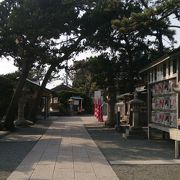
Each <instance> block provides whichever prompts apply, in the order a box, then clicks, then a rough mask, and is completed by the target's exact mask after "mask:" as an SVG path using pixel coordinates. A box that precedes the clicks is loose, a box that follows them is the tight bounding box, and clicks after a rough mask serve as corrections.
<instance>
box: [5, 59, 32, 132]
mask: <svg viewBox="0 0 180 180" xmlns="http://www.w3.org/2000/svg"><path fill="white" fill-rule="evenodd" d="M28 61H29V62H28ZM28 61H27V62H26V64H25V65H24V67H23V69H22V74H21V76H20V78H19V81H18V83H17V86H16V89H15V91H14V94H13V97H12V99H11V102H10V104H9V106H8V110H7V113H6V117H5V120H4V127H5V128H6V129H7V130H13V129H14V119H15V113H16V108H17V105H18V101H19V98H20V97H21V92H22V89H23V87H24V84H25V82H26V78H27V77H28V74H29V70H30V64H29V63H30V60H28Z"/></svg>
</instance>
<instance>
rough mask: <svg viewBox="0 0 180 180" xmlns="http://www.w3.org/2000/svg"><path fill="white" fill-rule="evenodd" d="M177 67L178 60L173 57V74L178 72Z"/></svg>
mask: <svg viewBox="0 0 180 180" xmlns="http://www.w3.org/2000/svg"><path fill="white" fill-rule="evenodd" d="M176 69H177V61H176V59H173V74H175V73H176Z"/></svg>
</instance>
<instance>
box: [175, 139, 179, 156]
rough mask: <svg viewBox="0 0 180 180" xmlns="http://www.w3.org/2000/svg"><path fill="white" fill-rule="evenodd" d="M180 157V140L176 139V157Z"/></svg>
mask: <svg viewBox="0 0 180 180" xmlns="http://www.w3.org/2000/svg"><path fill="white" fill-rule="evenodd" d="M178 157H179V141H176V140H175V159H177V158H178Z"/></svg>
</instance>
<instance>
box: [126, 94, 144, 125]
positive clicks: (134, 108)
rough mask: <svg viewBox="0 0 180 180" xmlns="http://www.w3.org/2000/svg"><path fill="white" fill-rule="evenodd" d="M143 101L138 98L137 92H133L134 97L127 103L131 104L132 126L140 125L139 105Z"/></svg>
mask: <svg viewBox="0 0 180 180" xmlns="http://www.w3.org/2000/svg"><path fill="white" fill-rule="evenodd" d="M143 103H144V101H142V100H140V99H138V94H137V92H135V94H134V99H132V100H131V101H129V104H131V105H132V112H133V116H132V117H133V120H132V126H133V127H135V128H136V127H140V122H139V113H140V107H141V105H142V104H143Z"/></svg>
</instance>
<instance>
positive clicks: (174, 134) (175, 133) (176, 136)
mask: <svg viewBox="0 0 180 180" xmlns="http://www.w3.org/2000/svg"><path fill="white" fill-rule="evenodd" d="M169 134H170V139H173V140H175V141H180V130H179V129H175V128H170V129H169Z"/></svg>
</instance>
